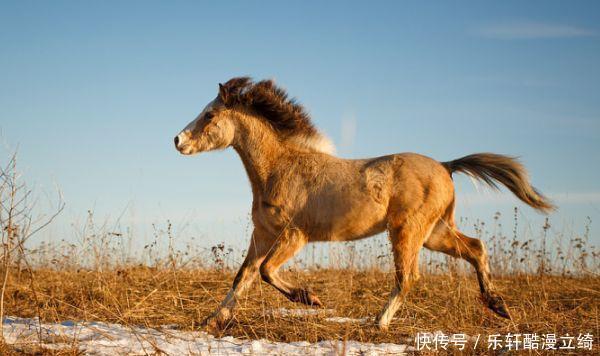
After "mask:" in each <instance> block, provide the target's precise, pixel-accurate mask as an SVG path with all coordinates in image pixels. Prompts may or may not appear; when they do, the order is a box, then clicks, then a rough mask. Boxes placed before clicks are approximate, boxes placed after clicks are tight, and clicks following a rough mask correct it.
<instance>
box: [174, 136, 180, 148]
mask: <svg viewBox="0 0 600 356" xmlns="http://www.w3.org/2000/svg"><path fill="white" fill-rule="evenodd" d="M178 146H179V136H175V147H178Z"/></svg>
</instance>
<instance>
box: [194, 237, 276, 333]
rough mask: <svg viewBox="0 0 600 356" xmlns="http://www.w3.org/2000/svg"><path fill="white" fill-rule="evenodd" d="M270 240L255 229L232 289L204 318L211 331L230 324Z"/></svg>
mask: <svg viewBox="0 0 600 356" xmlns="http://www.w3.org/2000/svg"><path fill="white" fill-rule="evenodd" d="M270 242H271V241H269V240H268V238H267V235H266V234H264V233H263V232H262V231H260V230H259V229H257V228H255V229H254V232H253V233H252V239H251V240H250V246H249V247H248V253H247V255H246V259H245V260H244V262H243V263H242V266H241V267H240V269H239V271H238V273H237V274H236V276H235V278H234V280H233V284H232V286H231V289H229V292H227V295H226V296H225V299H223V301H222V302H221V304H220V305H219V307H218V308H217V310H216V311H215V312H214V313H212V314H211V315H210V316H209V317H208V318H206V319H205V320H204V322H203V323H202V326H204V327H206V328H207V329H208V330H209V331H212V332H216V331H219V330H223V329H224V328H226V327H227V326H228V325H229V323H230V322H231V319H232V318H233V310H234V308H235V306H236V305H237V302H238V299H239V297H240V296H241V295H242V293H244V291H246V290H247V289H248V287H250V285H251V284H252V282H253V281H254V280H255V279H256V276H257V274H258V269H259V266H260V264H261V263H262V261H263V260H264V259H265V257H266V256H267V253H268V252H269V249H270V248H271V245H272V243H270Z"/></svg>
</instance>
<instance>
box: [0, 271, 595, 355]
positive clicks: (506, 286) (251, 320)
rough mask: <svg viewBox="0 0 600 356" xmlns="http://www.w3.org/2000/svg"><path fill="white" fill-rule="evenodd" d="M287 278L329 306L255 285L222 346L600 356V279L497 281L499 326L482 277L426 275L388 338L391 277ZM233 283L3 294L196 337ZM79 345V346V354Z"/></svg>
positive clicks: (183, 281) (207, 277)
mask: <svg viewBox="0 0 600 356" xmlns="http://www.w3.org/2000/svg"><path fill="white" fill-rule="evenodd" d="M284 275H285V276H286V278H288V279H291V280H296V281H297V282H298V283H300V284H302V285H307V286H310V287H311V288H312V289H313V290H314V291H315V292H316V293H317V294H318V295H319V297H320V299H321V301H323V303H324V304H325V306H324V307H323V308H321V309H317V310H318V311H316V312H314V311H313V312H303V311H298V309H300V310H306V309H311V308H309V307H304V306H300V305H297V304H294V303H291V302H289V301H287V300H286V299H285V298H284V297H283V296H282V295H280V294H279V293H278V292H277V291H275V290H274V289H273V288H272V287H270V286H268V285H266V284H265V283H259V282H256V283H255V284H254V287H253V288H252V290H251V291H250V292H249V293H248V294H247V295H246V296H245V297H244V299H243V300H241V303H240V307H239V308H238V311H237V316H236V319H235V320H234V322H233V323H232V324H231V325H230V327H229V328H227V329H226V330H224V331H223V332H222V334H220V335H216V337H224V336H231V337H235V338H236V340H260V339H266V340H270V341H272V342H285V343H290V342H299V341H303V342H308V343H318V342H321V341H324V340H341V341H342V342H343V341H344V340H352V341H357V342H362V343H369V344H380V343H393V344H404V345H406V344H408V345H409V346H411V347H415V346H417V345H415V336H416V335H417V334H418V333H426V332H431V333H435V332H438V333H440V332H442V333H444V334H448V335H452V334H466V335H467V336H468V337H469V342H468V345H467V346H468V347H471V348H472V347H473V344H474V340H475V338H476V337H477V336H478V335H479V336H481V337H482V339H480V340H482V342H480V343H479V345H478V349H477V351H476V353H479V352H483V351H484V350H486V349H487V346H488V344H487V340H488V337H489V335H494V334H500V335H503V337H504V335H507V334H508V333H512V334H527V333H530V334H531V333H537V334H538V335H545V334H556V336H557V337H560V336H565V335H570V336H576V337H577V336H579V335H580V334H591V335H592V338H593V345H594V346H593V347H594V350H597V344H598V335H600V329H599V327H600V323H599V309H600V308H599V306H600V298H599V295H600V277H597V276H587V277H568V276H548V275H532V274H515V275H509V276H504V277H500V278H497V279H496V285H497V287H498V291H499V292H500V293H501V294H502V295H503V296H504V298H505V300H506V302H507V304H508V306H509V308H510V312H511V314H512V317H513V320H512V321H511V320H505V319H501V318H498V317H497V316H495V315H494V314H493V313H491V312H490V311H488V310H487V309H486V308H485V307H484V306H483V304H482V303H481V301H480V300H479V291H478V287H477V283H476V280H475V277H474V275H472V274H470V273H468V272H467V273H463V272H453V273H450V272H447V273H442V274H424V275H423V276H422V278H421V280H420V281H419V282H418V283H417V285H416V286H415V287H414V289H413V290H412V292H411V293H410V294H409V296H408V297H407V300H406V303H405V306H404V307H403V308H402V309H401V310H400V311H399V313H398V314H397V315H396V319H395V320H394V321H393V322H392V324H391V326H390V328H389V330H388V331H386V332H382V331H380V330H379V329H377V327H376V326H375V325H374V324H373V323H372V318H373V317H374V316H376V314H377V313H378V312H379V311H380V309H381V308H382V307H383V305H384V304H385V301H386V300H387V297H388V295H389V293H390V290H391V286H392V282H393V279H392V275H391V274H390V273H387V272H383V271H380V270H378V269H372V270H368V271H359V270H351V269H344V270H307V271H297V270H296V271H288V272H285V273H284ZM232 279H233V272H232V271H228V270H224V271H220V270H218V269H215V268H212V269H186V268H176V269H171V268H166V267H165V268H160V269H156V268H148V267H129V268H122V269H114V270H109V271H92V270H85V269H80V270H69V271H57V270H52V269H38V270H35V271H34V281H35V283H34V284H33V288H32V284H31V276H30V275H28V273H26V272H25V271H23V272H22V273H21V274H19V273H18V272H15V273H12V274H11V280H10V281H9V283H8V287H7V290H6V294H5V295H6V296H5V315H9V316H16V317H21V318H34V317H37V316H39V317H40V318H41V320H42V322H43V323H63V324H64V323H65V322H68V323H72V322H73V321H75V322H78V323H79V322H82V321H94V322H103V323H114V324H119V325H121V326H124V327H132V326H136V327H142V328H157V329H158V328H163V329H164V328H165V327H167V328H169V329H170V330H177V332H197V331H199V324H200V322H201V321H202V320H203V319H204V318H205V317H206V316H207V315H209V313H210V312H212V311H213V310H214V309H215V307H216V306H217V305H218V303H219V302H220V300H221V299H222V298H223V297H224V296H225V294H226V293H227V290H228V288H229V286H230V284H231V281H232ZM5 324H6V321H5ZM68 325H70V324H68ZM5 330H6V328H5ZM483 341H486V342H483ZM74 345H75V344H74V343H73V342H71V346H73V347H75V348H77V346H76V345H75V346H74ZM340 350H341V349H339V350H338V351H339V352H341V351H340ZM578 351H579V352H586V351H585V350H578ZM334 353H335V352H334Z"/></svg>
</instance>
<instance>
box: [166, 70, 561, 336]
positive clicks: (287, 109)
mask: <svg viewBox="0 0 600 356" xmlns="http://www.w3.org/2000/svg"><path fill="white" fill-rule="evenodd" d="M175 147H176V148H177V150H178V151H179V152H180V153H182V154H184V155H192V154H195V153H199V152H205V151H212V150H219V149H225V148H228V147H233V149H234V150H235V151H236V152H237V153H238V154H239V156H240V158H241V160H242V162H243V164H244V167H245V169H246V172H247V174H248V178H249V179H250V184H251V186H252V194H253V201H252V221H253V223H254V231H253V233H252V238H251V240H250V247H249V248H248V253H247V256H246V259H245V260H244V262H243V264H242V266H241V268H240V270H239V272H238V273H237V275H236V277H235V279H234V281H233V285H232V287H231V289H230V290H229V292H228V294H227V296H226V297H225V299H224V300H223V302H222V303H221V305H220V306H219V307H218V308H217V310H216V311H215V312H214V314H212V315H211V316H210V317H209V318H207V320H206V321H205V325H207V326H208V327H210V328H213V329H222V328H224V327H225V326H226V325H227V324H228V322H229V321H230V320H231V318H232V317H233V309H234V307H235V305H236V303H237V300H238V298H239V297H240V295H241V294H242V293H243V292H244V291H245V290H247V289H248V287H250V285H251V284H252V281H253V280H254V279H255V278H256V276H258V275H259V274H260V276H261V277H262V280H263V281H265V282H266V283H268V284H270V285H272V286H273V287H274V288H275V289H277V290H278V291H280V292H281V293H283V295H285V296H286V297H287V298H288V299H289V300H291V301H294V302H299V303H304V304H308V305H314V306H320V305H321V301H320V300H319V298H318V297H317V295H315V294H314V293H313V292H312V291H311V290H310V289H307V288H301V287H299V286H297V285H294V284H292V283H290V282H289V281H286V280H284V279H283V278H281V277H280V276H279V274H278V270H279V268H280V267H281V265H283V264H284V263H285V262H286V261H287V260H288V259H290V258H291V257H293V256H294V255H295V254H296V253H298V251H300V250H301V249H302V248H303V247H304V245H306V244H307V243H308V242H312V241H350V240H357V239H362V238H365V237H369V236H373V235H375V234H378V233H381V232H384V231H387V232H388V234H389V239H390V242H391V246H392V250H393V255H394V266H395V287H394V289H393V291H392V293H391V296H390V297H389V300H388V302H387V304H386V305H385V307H384V308H383V311H382V312H381V313H380V314H379V315H378V317H377V319H376V320H377V323H378V325H379V327H380V328H382V329H387V327H388V325H389V323H390V321H391V320H392V317H393V316H394V313H396V311H397V310H398V308H399V307H400V306H401V303H402V300H403V298H404V296H405V295H406V293H407V292H408V291H409V289H410V286H411V285H412V284H413V283H414V282H415V281H416V280H417V279H418V278H419V271H418V257H419V250H420V249H421V247H423V246H425V247H426V248H428V249H430V250H433V251H439V252H443V253H446V254H448V255H451V256H454V257H460V258H463V259H465V260H467V261H468V262H469V263H470V264H471V265H473V267H474V268H475V271H476V273H477V280H478V282H479V288H480V291H481V295H482V299H483V301H484V303H485V304H486V305H487V306H488V307H489V308H490V309H491V310H493V311H494V312H495V313H496V314H498V315H499V316H501V317H504V318H510V314H509V311H508V309H507V307H506V305H505V303H504V301H503V299H502V297H501V296H500V295H498V294H497V293H496V292H495V289H494V285H493V284H492V281H491V277H490V269H489V265H488V257H487V252H486V248H485V247H484V245H483V242H482V241H481V240H478V239H475V238H472V237H469V236H466V235H465V234H463V233H462V232H460V231H459V230H458V229H457V227H456V224H455V222H454V202H455V196H454V184H453V182H452V174H453V173H455V172H461V173H466V174H469V175H471V176H472V177H475V178H477V179H480V180H482V181H483V182H485V183H487V184H489V185H491V186H492V187H495V188H497V185H496V184H497V182H498V183H501V184H502V185H504V186H505V187H507V188H508V189H509V190H510V191H512V192H513V193H514V194H515V195H516V196H517V197H518V198H519V199H521V200H522V201H523V202H525V203H526V204H528V205H529V206H531V207H533V208H534V209H537V210H540V211H542V212H548V211H550V210H552V209H553V208H554V207H553V205H552V204H551V203H550V202H549V201H548V200H547V199H546V198H545V197H544V196H543V195H541V194H540V193H539V192H538V191H536V190H535V188H533V187H532V186H531V185H530V183H529V180H528V177H527V172H526V170H525V168H524V167H523V166H522V165H521V164H520V163H519V162H518V161H517V160H516V159H515V158H512V157H507V156H503V155H498V154H493V153H478V154H473V155H469V156H466V157H463V158H459V159H457V160H454V161H450V162H438V161H435V160H433V159H431V158H428V157H425V156H422V155H419V154H415V153H400V154H393V155H388V156H382V157H377V158H370V159H343V158H339V157H336V156H334V155H333V154H332V151H333V145H332V144H331V142H330V141H329V140H328V139H327V138H326V137H325V136H323V135H322V134H321V133H319V131H318V130H317V129H316V128H315V127H314V126H313V124H312V122H311V120H310V117H309V115H308V114H307V112H306V111H305V110H304V108H303V107H302V106H301V105H299V104H298V103H296V102H295V100H294V99H290V98H288V96H287V93H286V92H285V91H284V90H283V89H281V88H279V87H277V86H276V85H275V84H274V83H273V81H271V80H265V81H259V82H253V81H252V80H251V79H250V78H247V77H240V78H233V79H231V80H229V81H228V82H226V83H225V84H219V93H218V95H217V97H216V98H215V99H214V100H213V101H211V102H210V103H209V104H208V105H207V106H206V107H205V108H204V110H203V111H202V112H201V113H200V114H199V115H198V117H197V118H196V119H195V120H194V121H192V122H191V123H190V124H189V125H188V126H187V127H186V128H185V129H183V130H182V131H181V132H180V133H179V134H178V135H177V136H176V137H175Z"/></svg>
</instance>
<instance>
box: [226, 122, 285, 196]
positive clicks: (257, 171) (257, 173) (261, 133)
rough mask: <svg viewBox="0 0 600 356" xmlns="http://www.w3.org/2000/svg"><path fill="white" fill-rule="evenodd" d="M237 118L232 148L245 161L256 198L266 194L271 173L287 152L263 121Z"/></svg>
mask: <svg viewBox="0 0 600 356" xmlns="http://www.w3.org/2000/svg"><path fill="white" fill-rule="evenodd" d="M236 116H237V117H236V118H235V122H236V133H235V139H234V141H233V144H232V146H233V148H234V149H235V150H236V152H237V153H238V155H239V156H240V158H241V159H242V163H243V164H244V168H245V169H246V173H247V174H248V178H249V179H250V184H251V185H252V193H253V194H254V195H255V196H256V195H257V194H259V193H260V192H262V191H264V190H265V187H266V185H267V180H268V179H269V174H270V172H271V171H272V170H273V167H274V166H275V164H276V163H277V160H278V159H279V158H280V157H281V155H282V154H284V153H285V151H286V150H287V148H286V147H285V145H284V144H282V143H281V141H280V140H279V138H278V137H277V135H276V134H275V132H273V130H272V129H271V128H269V127H268V126H267V125H266V124H265V123H264V122H262V121H261V120H260V119H259V118H257V117H254V116H252V115H248V114H242V113H238V114H236Z"/></svg>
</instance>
